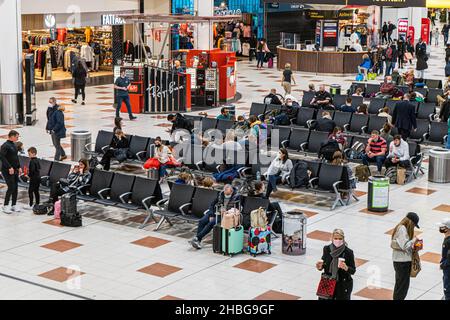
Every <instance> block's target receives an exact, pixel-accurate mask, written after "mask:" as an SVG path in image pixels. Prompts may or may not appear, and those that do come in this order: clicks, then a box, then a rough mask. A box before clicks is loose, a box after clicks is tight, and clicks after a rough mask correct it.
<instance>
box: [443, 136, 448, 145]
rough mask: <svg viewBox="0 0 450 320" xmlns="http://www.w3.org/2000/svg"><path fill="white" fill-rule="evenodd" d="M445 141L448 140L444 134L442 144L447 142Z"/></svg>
mask: <svg viewBox="0 0 450 320" xmlns="http://www.w3.org/2000/svg"><path fill="white" fill-rule="evenodd" d="M447 139H448V134H446V135H445V136H444V138H443V139H442V142H444V143H446V142H447Z"/></svg>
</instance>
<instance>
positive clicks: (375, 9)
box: [265, 0, 425, 74]
mask: <svg viewBox="0 0 450 320" xmlns="http://www.w3.org/2000/svg"><path fill="white" fill-rule="evenodd" d="M381 6H391V7H408V6H419V7H420V6H422V7H424V6H425V0H410V1H408V0H402V1H400V0H359V1H357V0H346V1H342V0H337V1H336V0H308V1H304V3H302V1H292V0H285V1H279V2H276V3H275V2H269V1H266V7H265V9H266V21H267V24H268V25H270V28H268V30H267V40H268V44H269V48H271V50H272V51H276V52H277V54H278V68H280V69H281V68H284V65H285V64H286V63H290V64H291V66H292V68H293V70H296V71H304V72H311V73H321V74H355V73H357V67H358V65H360V64H361V62H362V57H363V55H364V54H366V53H367V52H368V50H369V49H371V48H373V47H375V46H376V45H378V44H379V42H380V28H381V21H382V20H381V19H382V9H381Z"/></svg>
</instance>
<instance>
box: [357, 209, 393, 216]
mask: <svg viewBox="0 0 450 320" xmlns="http://www.w3.org/2000/svg"><path fill="white" fill-rule="evenodd" d="M359 212H362V213H367V214H372V215H375V216H385V215H387V214H389V213H392V212H394V210H390V209H389V210H387V211H386V212H375V211H369V209H367V208H366V209H361V210H359Z"/></svg>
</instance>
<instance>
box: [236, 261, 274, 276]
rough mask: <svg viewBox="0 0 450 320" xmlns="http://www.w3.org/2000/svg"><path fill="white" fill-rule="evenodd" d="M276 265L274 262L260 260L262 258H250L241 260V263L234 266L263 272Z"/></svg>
mask: <svg viewBox="0 0 450 320" xmlns="http://www.w3.org/2000/svg"><path fill="white" fill-rule="evenodd" d="M275 266H276V264H273V263H269V262H264V261H260V260H256V259H248V260H246V261H244V262H241V263H239V264H237V265H235V266H234V267H235V268H239V269H243V270H247V271H252V272H257V273H262V272H264V271H267V270H269V269H271V268H273V267H275Z"/></svg>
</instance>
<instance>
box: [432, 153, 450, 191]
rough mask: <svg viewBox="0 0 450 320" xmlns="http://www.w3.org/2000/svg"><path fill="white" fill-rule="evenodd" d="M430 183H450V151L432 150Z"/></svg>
mask: <svg viewBox="0 0 450 320" xmlns="http://www.w3.org/2000/svg"><path fill="white" fill-rule="evenodd" d="M428 181H430V182H437V183H450V150H448V149H444V148H435V149H432V150H430V161H429V163H428Z"/></svg>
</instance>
